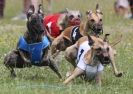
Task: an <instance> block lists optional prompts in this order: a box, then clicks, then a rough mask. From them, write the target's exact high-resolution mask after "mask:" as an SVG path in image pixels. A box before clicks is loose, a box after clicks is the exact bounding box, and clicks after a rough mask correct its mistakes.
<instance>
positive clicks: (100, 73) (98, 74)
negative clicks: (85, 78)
mask: <svg viewBox="0 0 133 94" xmlns="http://www.w3.org/2000/svg"><path fill="white" fill-rule="evenodd" d="M102 74H103V72H102V71H99V72H98V73H97V75H96V77H95V80H96V85H97V86H99V87H101V84H102V82H101V80H102Z"/></svg>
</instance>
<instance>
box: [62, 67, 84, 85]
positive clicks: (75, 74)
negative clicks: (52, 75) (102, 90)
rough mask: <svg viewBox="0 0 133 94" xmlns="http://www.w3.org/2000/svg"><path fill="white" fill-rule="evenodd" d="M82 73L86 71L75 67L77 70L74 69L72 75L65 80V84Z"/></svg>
mask: <svg viewBox="0 0 133 94" xmlns="http://www.w3.org/2000/svg"><path fill="white" fill-rule="evenodd" d="M82 73H84V71H83V70H82V69H80V68H78V67H76V68H75V70H74V71H73V73H72V75H71V76H69V77H68V78H67V79H66V80H65V81H64V82H63V84H64V85H67V84H68V83H69V82H70V81H72V80H73V79H74V78H76V77H77V76H79V75H81V74H82Z"/></svg>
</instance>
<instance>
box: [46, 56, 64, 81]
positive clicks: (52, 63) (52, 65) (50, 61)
mask: <svg viewBox="0 0 133 94" xmlns="http://www.w3.org/2000/svg"><path fill="white" fill-rule="evenodd" d="M48 61H49V67H50V68H51V69H52V70H53V71H54V72H55V73H56V74H57V75H58V77H59V78H60V79H62V76H61V74H60V72H59V70H58V68H57V66H56V64H55V63H54V62H53V61H52V60H50V59H49V60H48Z"/></svg>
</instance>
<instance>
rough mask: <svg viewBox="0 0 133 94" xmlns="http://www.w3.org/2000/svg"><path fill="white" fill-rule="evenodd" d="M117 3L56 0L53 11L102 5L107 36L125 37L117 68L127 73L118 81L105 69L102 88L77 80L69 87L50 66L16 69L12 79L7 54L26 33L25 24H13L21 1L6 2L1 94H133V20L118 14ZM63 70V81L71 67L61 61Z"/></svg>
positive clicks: (0, 35) (0, 44)
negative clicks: (6, 61) (6, 59)
mask: <svg viewBox="0 0 133 94" xmlns="http://www.w3.org/2000/svg"><path fill="white" fill-rule="evenodd" d="M113 2H114V0H53V12H58V11H61V10H63V9H65V8H66V7H67V8H70V9H76V10H77V9H79V10H80V11H81V12H82V13H83V20H85V19H86V18H85V11H87V10H94V9H95V5H96V3H99V4H100V8H101V10H102V11H103V14H104V17H103V21H104V33H110V34H111V36H110V41H111V42H113V41H115V40H117V39H118V38H119V37H120V35H121V34H122V35H123V37H122V41H121V42H120V43H119V44H118V45H117V46H115V49H116V50H117V56H116V58H115V59H116V65H117V67H118V70H120V71H122V72H123V73H124V74H123V76H122V77H121V78H116V77H115V76H114V75H113V73H112V69H111V68H110V67H106V68H105V72H104V75H103V82H102V87H101V88H97V87H96V86H95V84H94V83H93V82H91V83H89V82H83V81H81V79H79V78H77V79H76V80H74V82H73V83H72V84H70V85H68V86H63V85H62V82H60V81H59V79H58V77H57V76H56V75H55V74H54V73H53V72H52V71H51V70H50V69H49V68H48V67H41V68H38V67H32V68H24V69H15V71H16V73H17V77H16V78H15V79H14V78H11V77H10V73H9V71H8V70H7V69H6V68H5V66H4V65H3V58H4V56H5V54H6V53H8V52H9V51H11V50H12V49H14V48H15V47H16V43H17V41H18V38H19V37H20V36H21V35H23V33H24V32H25V30H26V24H25V22H24V21H11V18H12V17H13V16H15V15H17V14H18V13H20V12H21V11H20V10H21V9H22V1H21V0H6V8H5V18H4V19H2V20H0V94H81V93H82V94H133V65H132V63H133V53H132V51H133V20H129V19H123V18H122V17H118V16H116V15H115V14H114V11H113ZM60 62H61V63H60V65H59V69H60V71H61V73H62V76H63V78H65V74H66V72H67V70H69V67H71V65H70V64H68V63H67V62H66V61H65V60H64V58H61V61H60Z"/></svg>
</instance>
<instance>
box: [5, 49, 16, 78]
mask: <svg viewBox="0 0 133 94" xmlns="http://www.w3.org/2000/svg"><path fill="white" fill-rule="evenodd" d="M16 57H17V56H16V54H15V53H14V52H13V51H12V52H11V53H9V54H7V55H6V57H5V58H4V64H5V66H6V67H7V68H8V69H9V70H10V72H11V77H16V74H15V71H14V69H13V66H14V65H15V62H16Z"/></svg>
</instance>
